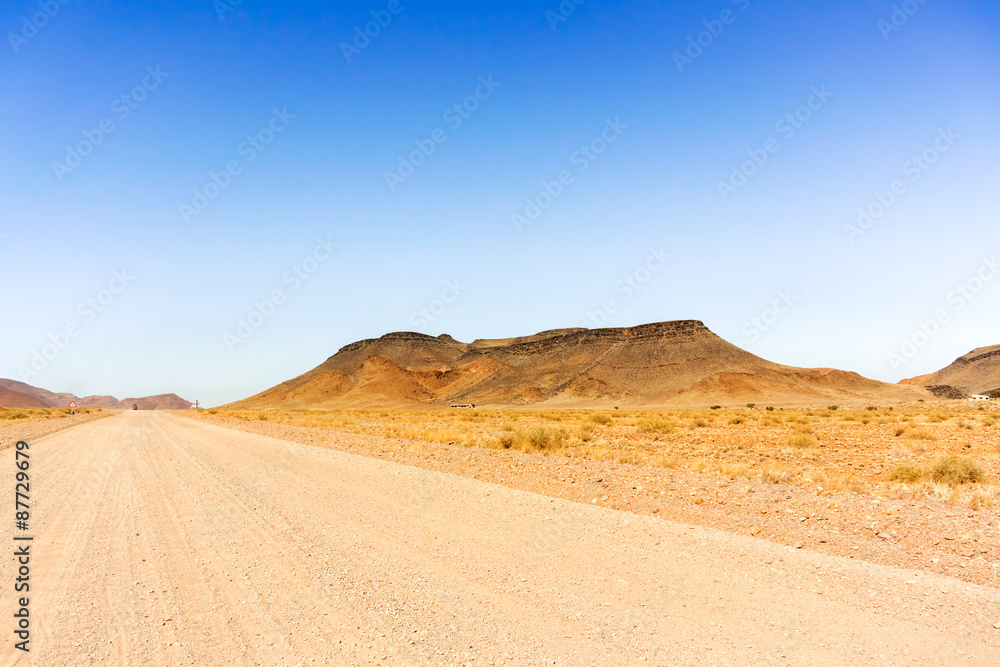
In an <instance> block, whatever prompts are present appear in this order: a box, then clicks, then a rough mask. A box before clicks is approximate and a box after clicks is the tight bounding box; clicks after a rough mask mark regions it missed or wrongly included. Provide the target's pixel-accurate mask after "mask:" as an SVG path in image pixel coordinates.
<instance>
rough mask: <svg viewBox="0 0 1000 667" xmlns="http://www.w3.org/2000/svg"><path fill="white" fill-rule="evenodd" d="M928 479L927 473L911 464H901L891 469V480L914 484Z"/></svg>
mask: <svg viewBox="0 0 1000 667" xmlns="http://www.w3.org/2000/svg"><path fill="white" fill-rule="evenodd" d="M925 477H927V471H926V470H924V469H923V468H921V467H920V466H915V465H913V464H911V463H899V464H897V465H894V466H893V467H892V468H890V469H889V480H890V481H893V482H903V483H904V484H912V483H913V482H919V481H920V480H922V479H924V478H925Z"/></svg>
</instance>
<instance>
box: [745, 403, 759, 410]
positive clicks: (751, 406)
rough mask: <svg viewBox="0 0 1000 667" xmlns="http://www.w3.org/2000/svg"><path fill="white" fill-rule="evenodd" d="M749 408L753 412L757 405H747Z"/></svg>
mask: <svg viewBox="0 0 1000 667" xmlns="http://www.w3.org/2000/svg"><path fill="white" fill-rule="evenodd" d="M747 407H748V408H750V409H751V410H753V409H754V408H756V407H757V404H756V403H747Z"/></svg>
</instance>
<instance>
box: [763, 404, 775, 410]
mask: <svg viewBox="0 0 1000 667" xmlns="http://www.w3.org/2000/svg"><path fill="white" fill-rule="evenodd" d="M764 409H765V410H767V411H768V412H774V406H773V405H769V406H767V407H766V408H764Z"/></svg>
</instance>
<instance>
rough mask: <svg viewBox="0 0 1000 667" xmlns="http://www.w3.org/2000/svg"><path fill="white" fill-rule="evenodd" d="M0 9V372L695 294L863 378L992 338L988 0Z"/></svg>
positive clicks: (671, 307)
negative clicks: (276, 300) (866, 214)
mask: <svg viewBox="0 0 1000 667" xmlns="http://www.w3.org/2000/svg"><path fill="white" fill-rule="evenodd" d="M576 3H579V4H576ZM373 21H375V23H373ZM378 21H381V22H382V23H384V24H385V25H384V26H383V25H381V24H379V23H378ZM366 29H367V32H368V33H370V35H373V36H368V35H364V32H365V31H366ZM0 31H2V35H3V40H2V43H0V202H2V209H0V211H2V213H0V318H2V319H0V323H2V324H0V377H9V378H14V379H24V380H26V381H28V382H29V383H30V384H33V385H36V386H41V387H45V388H47V389H51V390H53V391H69V392H73V393H76V394H78V395H85V394H94V393H100V394H114V395H116V396H118V397H119V398H123V397H126V396H141V395H147V394H155V393H165V392H176V393H178V394H180V395H181V396H183V397H185V398H187V399H189V400H195V399H199V400H200V401H201V402H202V404H203V405H213V404H220V403H224V402H228V401H232V400H236V399H239V398H243V397H246V396H249V395H251V394H254V393H256V392H258V391H261V390H263V389H265V388H267V387H269V386H272V385H274V384H277V383H279V382H281V381H284V380H286V379H289V378H291V377H293V376H295V375H298V374H300V373H302V372H304V371H306V370H308V369H310V368H312V367H314V366H316V365H318V364H319V363H321V362H322V361H323V360H324V359H326V358H327V357H329V356H331V355H332V354H334V353H335V352H336V351H337V350H338V349H339V348H340V347H341V346H343V345H346V344H348V343H350V342H353V341H355V340H358V339H362V338H372V337H377V336H379V335H382V334H384V333H387V332H390V331H404V330H419V331H422V332H424V333H428V334H432V335H438V334H441V333H449V334H451V335H452V336H454V337H455V338H457V339H458V340H464V341H470V340H473V339H475V338H496V337H507V336H515V335H524V334H530V333H534V332H537V331H541V330H545V329H554V328H561V327H573V326H590V327H596V326H600V325H604V326H630V325H636V324H642V323H646V322H655V321H663V320H674V319H699V320H702V321H704V322H705V324H706V325H707V326H708V327H709V328H711V329H712V330H713V331H714V332H716V333H717V334H719V335H720V336H722V337H723V338H725V339H727V340H729V341H730V342H732V343H734V344H736V345H739V346H741V347H743V348H745V349H748V350H750V351H752V352H754V353H756V354H759V355H761V356H763V357H765V358H768V359H771V360H773V361H777V362H779V363H784V364H790V365H796V366H808V367H817V366H827V367H836V368H843V369H847V370H854V371H858V372H860V373H862V374H863V375H866V376H869V377H873V378H877V379H880V380H885V381H897V380H899V379H901V378H904V377H909V376H913V375H918V374H922V373H927V372H930V371H933V370H937V369H939V368H941V367H943V366H945V365H947V364H948V363H950V362H951V361H952V360H954V359H955V358H956V357H958V356H960V355H962V354H965V353H966V352H968V351H969V350H971V349H973V348H975V347H979V346H983V345H993V344H997V343H1000V326H998V324H1000V318H998V313H1000V310H998V305H1000V267H997V266H995V264H993V263H991V262H993V261H994V260H993V259H992V258H995V257H996V256H997V255H998V254H1000V228H998V222H1000V216H998V214H1000V196H998V194H997V193H998V191H1000V187H998V185H1000V162H998V156H1000V8H998V6H997V3H995V2H990V1H987V0H966V1H963V2H958V1H952V0H947V1H946V0H926V1H918V0H908V1H907V2H899V1H897V2H891V1H888V0H886V1H866V2H833V1H827V0H818V1H816V2H809V3H803V2H792V1H791V0H775V1H773V2H763V1H762V0H749V1H747V0H738V1H732V0H716V1H714V2H663V1H659V0H638V1H631V2H610V1H603V0H582V1H581V0H576V2H572V1H569V2H563V3H562V5H560V3H559V2H558V1H557V0H549V1H539V2H521V1H509V2H497V3H485V2H457V1H456V2H432V1H424V2H411V1H408V0H400V1H399V2H397V3H390V2H388V0H373V1H366V2H339V3H331V2H319V1H316V2H294V1H292V2H266V1H263V0H242V2H240V1H239V0H218V1H217V2H215V3H213V2H211V1H210V0H203V1H200V2H182V1H180V0H173V1H170V0H162V1H157V2H124V1H122V0H105V1H96V2H81V1H72V2H65V4H61V3H60V2H58V0H50V1H49V2H44V1H43V2H38V1H37V0H36V1H34V2H22V1H20V0H15V1H12V2H6V3H4V4H3V7H2V9H0ZM345 45H347V46H346V47H345ZM150 72H153V73H156V76H153V75H152V74H150ZM482 81H487V82H490V85H489V86H488V87H487V86H485V85H484V84H483V83H481V82H482ZM817 91H818V93H817ZM477 94H478V98H477V97H476V95H477ZM123 96H124V98H123ZM456 104H458V105H459V106H460V108H461V115H459V114H458V112H456V111H455V110H454V105H456ZM810 104H811V105H812V106H811V108H810V106H809V105H810ZM463 105H464V106H463ZM788 114H791V116H792V122H789V121H788V120H787V119H786V116H788ZM796 116H797V118H796ZM456 119H457V120H456ZM783 119H786V120H783ZM459 120H460V121H461V123H460V124H459V122H458V121H459ZM102 128H103V129H102ZM109 129H110V130H111V131H110V132H108V131H107V130H109ZM275 129H277V130H280V131H274V130H275ZM251 137H253V141H254V142H256V143H257V145H258V147H259V150H258V148H254V147H253V144H252V142H250V141H249V139H250V138H251ZM435 139H436V140H435ZM609 139H613V141H608V140H609ZM431 147H432V148H433V150H431ZM581 148H585V149H586V151H581ZM251 157H252V158H253V159H252V160H251V159H250V158H251ZM914 157H916V160H914ZM765 158H766V159H765ZM748 161H749V162H748ZM230 163H232V164H230ZM758 163H759V164H758ZM227 165H229V166H234V167H235V169H234V170H233V171H234V172H238V173H235V174H226V173H225V171H226V169H227ZM414 165H415V166H414ZM411 167H412V170H411ZM734 170H735V171H734ZM411 171H412V173H411ZM387 173H389V174H391V173H395V174H397V177H398V178H387ZM213 175H214V177H215V179H216V181H218V182H220V183H222V184H224V187H219V186H217V185H215V183H213V181H212V178H213ZM560 175H562V176H563V180H564V183H561V184H560V183H558V181H559V178H560ZM389 181H392V182H391V183H390V182H389ZM897 181H898V182H897ZM894 182H896V183H895V185H896V192H895V193H894V192H893V191H892V189H893V184H894ZM553 183H556V185H553ZM720 183H721V184H724V185H725V186H728V187H722V188H721V190H723V191H724V192H720ZM546 184H547V187H548V190H549V191H551V192H552V193H554V195H553V194H550V193H549V192H547V191H546ZM880 200H881V201H880ZM184 206H187V207H190V209H185V208H183V207H184ZM535 207H537V209H536V208H535ZM859 209H861V210H868V211H869V212H870V214H873V215H871V217H870V218H867V219H862V220H861V224H860V225H859ZM515 216H522V217H521V218H517V217H515ZM321 241H322V244H321ZM323 244H334V245H336V246H337V247H336V249H335V250H333V252H332V253H331V254H329V255H328V252H327V251H326V250H324V249H323V247H324V246H323ZM663 255H669V258H666V259H662V256H663ZM317 256H318V257H319V259H316V257H317ZM657 257H660V258H661V259H655V258H657ZM310 258H312V259H310ZM296 270H298V271H299V272H300V273H301V275H302V276H304V277H305V278H306V279H305V280H303V279H302V277H300V276H299V275H297V274H296V273H295V272H296ZM116 272H117V275H119V276H123V277H124V280H122V279H121V277H119V278H117V279H116ZM630 282H631V284H630ZM275 292H278V293H279V294H278V295H279V296H280V302H279V303H277V304H275V305H271V304H269V303H268V301H269V300H270V298H271V296H272V295H273V294H274V293H275ZM963 293H964V294H963ZM442 297H443V298H442ZM88 301H91V302H92V303H91V305H88ZM446 301H447V302H448V303H446ZM775 305H777V309H775ZM421 309H423V310H424V313H423V314H422V313H421ZM779 310H780V311H781V312H778V311H779ZM255 313H256V314H255ZM241 322H242V324H241ZM67 328H68V329H69V330H70V332H72V333H73V334H74V335H66V334H65V332H66V330H67ZM894 355H895V356H894Z"/></svg>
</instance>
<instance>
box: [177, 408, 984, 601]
mask: <svg viewBox="0 0 1000 667" xmlns="http://www.w3.org/2000/svg"><path fill="white" fill-rule="evenodd" d="M922 410H924V408H923V407H920V408H915V409H914V410H913V412H912V413H911V414H904V415H903V417H904V418H905V417H909V418H912V419H915V420H916V421H914V422H912V424H913V425H911V422H907V421H900V422H899V423H895V422H893V423H887V424H878V423H876V422H877V418H870V417H869V416H868V414H869V413H868V411H864V412H862V413H858V415H860V416H859V418H860V419H869V420H870V423H868V424H862V423H861V422H853V421H850V422H844V421H838V420H837V418H835V417H834V416H833V415H837V417H843V416H845V415H842V414H839V411H800V412H796V413H795V418H796V419H798V418H799V417H805V416H807V415H808V413H809V412H813V414H814V418H815V421H813V422H812V423H811V424H810V428H811V429H812V431H813V432H814V433H815V434H816V435H818V436H819V437H820V438H821V440H819V441H818V442H819V443H825V446H820V445H819V444H817V445H815V446H812V447H809V448H805V449H801V448H797V447H789V446H787V439H788V437H794V435H795V434H796V433H797V432H796V431H795V428H796V427H798V426H801V424H800V423H798V422H793V423H792V424H791V425H787V424H782V425H778V426H770V427H762V426H759V425H758V426H756V427H755V426H754V423H753V421H754V419H756V418H757V417H759V418H761V419H767V418H768V413H766V412H764V411H756V412H757V413H758V414H757V415H756V417H754V418H752V419H749V421H745V422H744V423H742V424H730V423H729V422H730V420H731V419H733V418H734V417H736V416H738V415H739V414H743V415H746V414H747V413H748V412H749V411H742V412H741V413H737V412H736V411H713V412H715V415H714V417H713V416H712V415H711V414H709V413H708V412H707V411H706V412H705V413H695V414H703V415H704V418H705V419H714V421H715V425H714V426H705V427H696V428H694V429H688V428H683V429H680V428H679V429H676V430H675V432H674V433H671V434H639V433H636V426H635V425H636V424H637V423H640V424H641V423H643V420H648V419H649V417H648V415H649V413H645V412H643V413H627V412H625V411H621V412H619V413H618V414H617V415H616V416H614V417H613V419H612V420H611V422H612V423H611V424H609V425H607V426H604V427H600V428H603V429H604V431H603V432H599V431H598V430H595V433H594V438H596V439H597V440H598V442H597V444H589V443H588V444H583V443H581V444H580V445H579V446H577V447H572V446H568V447H566V448H565V449H564V450H560V451H559V452H558V453H545V452H520V451H512V450H504V449H494V448H486V447H477V446H463V445H459V444H447V443H440V442H428V441H427V440H428V439H435V438H439V437H441V436H444V437H447V438H452V439H454V440H456V441H461V439H462V438H463V431H462V430H461V428H459V427H458V426H456V424H462V423H466V424H468V423H472V424H476V422H467V421H465V420H468V419H472V418H473V414H474V413H472V412H471V411H469V412H464V413H461V414H456V412H454V411H451V412H449V411H402V410H396V411H377V410H375V411H337V412H335V413H330V414H327V413H312V412H309V411H303V412H294V413H292V412H287V411H273V412H272V411H258V412H250V413H247V412H236V413H234V414H236V415H239V417H242V418H234V417H227V416H223V413H219V414H216V415H212V414H208V413H205V412H202V413H201V415H200V416H199V417H195V416H194V415H190V414H187V413H184V415H185V416H189V417H191V418H197V419H201V420H204V421H209V422H211V423H217V424H220V425H224V426H226V427H228V428H235V429H239V430H243V431H247V432H252V433H260V434H265V435H269V436H272V437H276V438H281V439H285V440H291V441H294V442H299V443H304V444H309V445H316V446H321V447H327V448H334V449H340V450H343V451H347V452H351V453H356V454H361V455H364V456H373V457H378V458H381V459H384V460H390V461H395V462H398V463H404V464H407V465H414V466H417V467H422V468H426V469H431V470H439V471H443V472H448V473H453V474H457V475H461V476H463V477H472V478H475V479H480V480H483V481H488V482H493V483H497V484H503V485H506V486H510V487H512V488H517V489H523V490H526V491H532V492H536V493H542V494H545V495H549V496H553V497H559V498H565V499H569V500H573V501H577V502H585V503H591V504H597V505H601V506H604V507H610V508H614V509H620V510H626V511H630V512H634V513H637V514H648V515H654V516H657V517H663V518H666V519H670V520H674V521H680V522H683V523H689V524H694V525H701V526H709V527H713V528H718V529H721V530H725V531H729V532H733V533H739V534H743V535H749V536H756V537H760V538H765V539H768V540H771V541H773V542H777V543H780V544H785V545H788V546H793V547H802V548H806V549H811V550H814V551H818V552H822V553H827V554H836V555H839V556H844V557H847V558H855V559H863V560H867V561H871V562H874V563H881V564H886V565H893V566H897V567H906V568H914V569H919V570H923V571H926V572H934V573H938V574H947V575H949V576H953V577H955V578H957V579H961V580H963V581H968V582H972V583H978V584H983V585H987V586H1000V511H998V509H1000V500H998V501H997V502H995V503H994V499H995V498H997V497H998V494H997V493H996V487H995V486H992V485H979V484H972V485H964V486H963V487H960V488H959V489H957V490H953V489H951V487H948V486H945V485H934V484H923V485H919V484H918V485H906V484H899V483H889V482H887V481H885V477H886V472H887V470H889V469H891V467H892V465H894V461H897V460H900V459H898V458H897V457H898V456H903V455H904V454H903V452H902V450H904V449H905V450H907V453H906V454H905V459H903V460H905V461H909V462H911V463H912V464H914V465H919V464H922V463H924V464H926V462H929V461H932V460H933V459H934V458H935V457H937V456H939V455H941V454H943V453H947V452H952V451H955V452H962V453H966V454H969V455H971V456H973V457H975V459H976V460H977V461H978V462H980V463H982V464H983V466H984V468H986V469H987V470H988V471H989V474H990V475H991V478H992V480H993V481H996V480H997V479H1000V464H998V459H1000V456H998V454H1000V451H998V448H997V443H998V436H1000V426H997V425H990V426H984V425H982V422H979V423H978V424H977V426H976V427H975V428H973V429H972V430H969V429H968V428H965V427H964V426H959V425H958V424H959V422H961V423H963V424H971V422H972V418H973V417H976V418H977V419H980V420H983V419H985V420H986V421H989V416H988V415H989V413H986V412H982V413H981V412H979V411H978V409H970V408H964V407H962V408H953V412H954V413H955V415H956V416H953V417H952V418H950V420H949V421H947V422H928V421H927V419H926V418H925V415H923V412H921V411H922ZM943 410H944V408H942V407H941V406H937V407H934V408H931V409H930V414H931V418H932V419H937V418H938V416H941V417H943V416H945V413H944V412H943ZM476 412H477V413H478V414H479V416H480V417H482V418H483V419H485V420H486V422H485V423H486V424H487V426H485V427H484V429H483V430H481V431H477V432H474V437H473V438H472V441H475V440H476V439H478V440H479V441H480V442H485V443H489V442H490V438H491V437H493V436H492V435H491V433H492V432H500V433H502V430H501V428H502V427H501V426H500V424H503V425H509V424H510V423H511V422H512V420H513V423H515V424H517V425H518V428H519V429H522V428H523V429H524V430H526V431H528V432H531V431H532V429H537V428H539V426H540V425H543V424H550V425H551V424H553V423H555V424H559V425H560V428H567V429H571V428H572V424H573V423H574V420H575V421H576V422H587V423H589V422H590V418H591V415H593V414H595V413H591V412H587V411H579V412H574V411H530V410H525V411H502V412H497V413H491V412H490V411H485V410H479V411H476ZM893 412H896V410H893ZM720 413H727V414H720ZM603 414H609V413H603ZM656 414H662V413H656ZM678 414H682V413H677V412H675V413H673V415H674V419H675V421H677V422H678V423H680V420H679V419H677V415H678ZM251 415H254V417H251ZM644 415H645V416H644ZM259 416H264V417H266V418H267V419H269V420H271V421H263V420H261V419H259V418H256V417H259ZM848 416H850V415H848ZM553 417H558V418H560V421H558V422H554V421H553V420H552V418H553ZM702 418H703V417H693V418H692V419H702ZM280 419H288V420H291V421H293V422H294V421H297V420H299V421H301V420H306V421H320V422H324V421H325V422H331V421H332V422H335V423H339V424H343V426H341V428H340V429H332V428H323V427H302V426H295V425H294V424H281V423H273V420H280ZM397 419H398V420H400V421H401V422H403V423H405V424H412V426H406V427H405V428H403V427H397V426H394V425H393V424H394V423H396V422H395V421H394V420H397ZM456 420H457V421H456ZM435 425H436V427H435ZM904 426H905V427H906V429H907V430H913V429H925V430H926V431H928V432H931V433H933V434H934V435H936V436H937V437H938V438H939V439H937V440H923V439H917V440H913V439H909V438H906V437H905V432H904V435H901V436H898V437H897V436H896V435H895V433H896V431H897V430H899V429H900V428H901V427H904ZM346 428H351V429H354V430H355V431H361V433H348V432H345V431H344V430H343V429H346ZM768 429H771V430H773V431H774V432H770V433H769V432H768ZM397 432H398V433H409V434H410V435H411V436H416V437H423V438H424V439H423V440H416V439H413V438H412V437H411V438H409V439H407V438H398V437H389V438H386V437H380V436H378V435H369V434H375V433H378V434H385V433H389V434H392V433H397ZM599 433H600V434H599ZM615 443H617V448H616V447H615ZM734 443H735V444H734ZM967 445H968V446H967ZM647 450H650V451H652V452H653V453H652V454H648V455H644V456H645V460H646V461H647V464H646V465H635V464H632V463H622V462H620V461H631V460H641V457H639V456H637V455H636V452H637V451H639V452H644V451H647ZM893 450H897V451H896V453H895V455H894V454H893ZM913 450H920V452H921V453H919V454H917V453H914V451H913ZM587 454H590V455H598V456H601V458H602V460H594V459H592V458H587ZM663 461H666V462H667V463H668V464H670V465H671V466H672V467H667V468H665V467H661V465H656V463H662V462H663ZM649 462H653V464H649ZM688 466H690V467H693V468H695V469H696V470H691V469H689V468H688ZM701 470H708V471H713V472H699V471H701ZM734 470H738V471H739V473H740V474H733V472H732V471H734ZM719 471H728V472H719ZM845 471H846V472H845ZM743 475H748V476H743ZM598 480H600V481H598ZM817 480H823V481H822V482H821V483H820V482H817ZM824 484H825V485H826V486H824ZM949 503H950V504H949ZM955 503H960V504H958V505H956V504H955ZM970 503H971V504H973V505H975V506H976V507H977V508H978V509H969V508H968V507H963V506H962V504H964V505H968V504H970ZM987 507H992V508H994V509H987Z"/></svg>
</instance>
